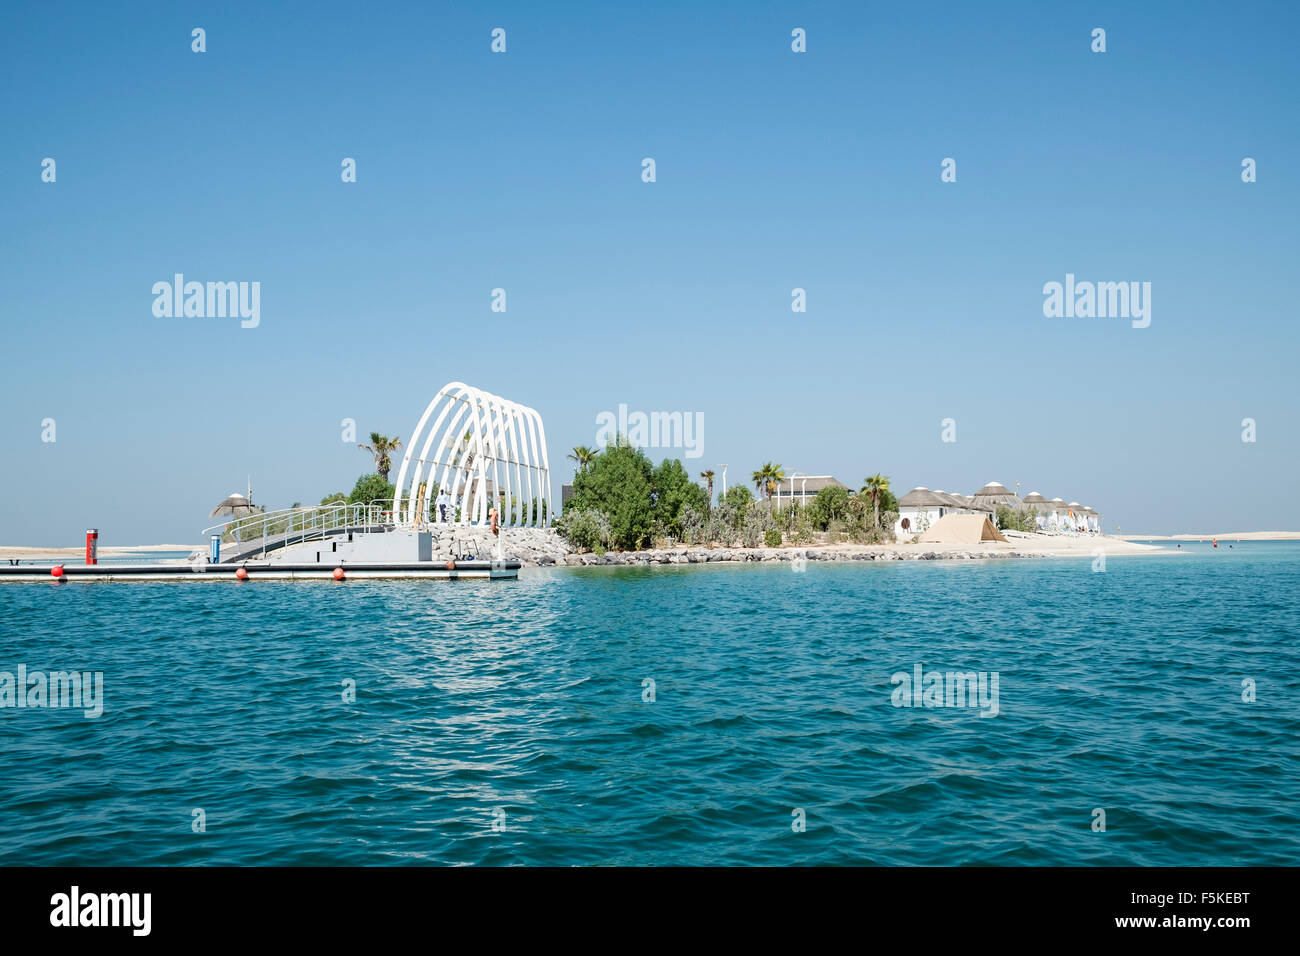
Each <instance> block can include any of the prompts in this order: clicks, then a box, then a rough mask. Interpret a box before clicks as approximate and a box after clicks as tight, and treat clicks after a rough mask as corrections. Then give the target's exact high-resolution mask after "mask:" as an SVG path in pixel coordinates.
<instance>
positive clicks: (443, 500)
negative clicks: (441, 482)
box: [438, 488, 451, 524]
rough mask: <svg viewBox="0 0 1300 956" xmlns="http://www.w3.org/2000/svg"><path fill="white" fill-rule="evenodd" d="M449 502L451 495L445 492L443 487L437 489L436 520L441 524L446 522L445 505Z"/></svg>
mask: <svg viewBox="0 0 1300 956" xmlns="http://www.w3.org/2000/svg"><path fill="white" fill-rule="evenodd" d="M449 504H451V496H450V495H448V494H447V491H446V489H445V488H439V489H438V515H439V518H438V520H439V521H441V522H442V523H443V524H446V523H447V506H448V505H449Z"/></svg>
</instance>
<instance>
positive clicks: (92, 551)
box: [86, 528, 99, 564]
mask: <svg viewBox="0 0 1300 956" xmlns="http://www.w3.org/2000/svg"><path fill="white" fill-rule="evenodd" d="M86 563H87V564H99V529H98V528H87V529H86Z"/></svg>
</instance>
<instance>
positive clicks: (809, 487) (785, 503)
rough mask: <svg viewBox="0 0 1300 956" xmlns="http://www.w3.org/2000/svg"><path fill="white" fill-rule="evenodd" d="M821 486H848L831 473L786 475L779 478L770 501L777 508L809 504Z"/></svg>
mask: <svg viewBox="0 0 1300 956" xmlns="http://www.w3.org/2000/svg"><path fill="white" fill-rule="evenodd" d="M823 488H843V489H844V490H845V491H848V490H849V486H848V485H846V484H844V482H842V481H840V480H838V479H837V478H835V477H834V476H832V475H799V474H793V475H787V476H786V477H785V478H782V479H781V482H780V484H779V485H777V488H776V493H775V494H773V495H772V501H773V502H774V503H775V505H776V507H777V508H778V509H780V508H788V507H790V506H791V505H792V504H795V505H810V504H812V500H813V499H814V498H816V497H817V492H819V491H821V490H822V489H823Z"/></svg>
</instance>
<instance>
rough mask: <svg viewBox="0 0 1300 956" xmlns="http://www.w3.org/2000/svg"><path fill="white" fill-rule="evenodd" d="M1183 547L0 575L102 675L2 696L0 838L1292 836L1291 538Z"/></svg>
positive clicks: (268, 847)
mask: <svg viewBox="0 0 1300 956" xmlns="http://www.w3.org/2000/svg"><path fill="white" fill-rule="evenodd" d="M1183 550H1184V552H1185V553H1181V554H1178V553H1176V554H1173V555H1170V556H1150V557H1148V556H1142V557H1127V558H1125V557H1111V558H1110V559H1109V560H1108V562H1107V566H1106V571H1105V573H1094V572H1093V571H1092V560H1091V558H1087V559H1078V560H1025V561H991V562H968V561H962V562H911V561H909V562H897V563H888V564H869V565H864V564H857V563H854V564H819V563H816V562H810V563H809V564H808V566H807V570H806V571H804V572H802V573H800V572H797V571H794V570H793V569H792V567H791V566H790V565H788V564H774V565H764V566H723V565H711V566H686V567H677V566H670V567H654V568H585V569H556V570H531V571H525V572H523V573H522V574H521V576H520V579H519V580H518V581H517V582H507V583H500V582H498V583H491V584H489V583H484V582H475V583H470V582H459V583H445V582H347V583H344V584H334V583H332V582H307V583H274V582H256V583H251V584H235V583H233V582H220V583H217V582H204V583H199V582H182V583H171V582H168V583H146V582H137V583H114V584H64V585H56V584H53V583H50V584H39V585H34V584H4V585H0V671H8V672H11V673H14V672H16V669H17V667H18V665H19V664H25V665H26V666H27V668H28V669H29V670H33V671H34V670H38V669H39V670H61V669H78V670H97V671H102V672H103V675H104V678H103V680H104V713H103V715H102V716H101V717H99V718H97V719H86V718H85V717H84V716H82V714H81V712H80V711H73V710H66V709H65V710H57V709H34V708H24V709H13V708H5V709H0V753H3V755H4V763H3V773H0V863H3V864H7V865H15V864H104V865H109V864H121V865H127V864H146V865H147V864H271V863H278V864H412V863H414V864H552V865H569V864H579V865H582V864H873V863H875V864H938V865H946V864H1064V865H1089V864H1140V865H1165V864H1189V865H1199V864H1222V865H1239V864H1296V863H1297V862H1300V804H1298V802H1297V800H1296V796H1297V794H1298V793H1300V650H1298V649H1297V648H1298V644H1297V642H1298V640H1300V546H1297V545H1294V544H1272V543H1260V544H1237V545H1235V547H1234V548H1232V549H1227V548H1226V547H1221V548H1220V549H1219V550H1218V551H1212V550H1211V549H1209V547H1208V546H1204V545H1196V546H1192V547H1188V546H1186V545H1185V546H1184V549H1183ZM917 664H920V665H922V667H923V669H924V672H927V673H928V672H930V671H932V670H938V671H944V672H946V671H977V672H978V671H984V672H989V673H991V672H997V674H998V677H999V683H998V714H997V716H996V717H990V718H981V717H980V716H979V713H980V709H979V708H978V707H934V708H925V707H916V708H907V707H896V706H894V703H893V701H892V699H891V692H892V691H893V690H894V685H893V684H892V683H891V675H893V674H894V673H896V672H906V673H909V674H910V673H912V671H913V667H914V666H915V665H917ZM1245 679H1251V680H1253V681H1254V682H1255V687H1256V694H1257V699H1256V700H1255V701H1254V702H1253V703H1247V702H1243V700H1242V693H1243V690H1242V682H1243V680H1245ZM349 680H351V681H355V684H356V700H355V702H354V703H347V702H344V700H343V699H342V695H343V691H344V682H345V681H349ZM646 681H653V682H654V684H653V691H654V695H653V696H654V699H653V701H650V700H647V699H645V698H646V697H648V696H649V685H647V684H645V682H646ZM1096 808H1100V809H1103V810H1105V813H1106V830H1105V832H1094V830H1093V829H1092V824H1093V820H1094V809H1096ZM196 809H202V811H203V813H204V815H205V822H206V832H203V833H196V832H194V830H193V825H192V823H193V821H194V819H195V817H194V811H195V810H196ZM798 810H802V811H803V817H804V819H806V827H807V829H806V831H805V832H794V830H793V829H792V826H791V824H792V821H795V820H797V819H798V813H797V811H798Z"/></svg>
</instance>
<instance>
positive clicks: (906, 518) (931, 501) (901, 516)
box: [894, 485, 967, 539]
mask: <svg viewBox="0 0 1300 956" xmlns="http://www.w3.org/2000/svg"><path fill="white" fill-rule="evenodd" d="M959 510H962V511H965V510H967V509H966V508H965V507H964V506H962V507H960V508H959V506H958V504H957V503H956V501H955V499H954V498H953V497H952V496H950V495H947V494H939V493H938V492H934V491H931V490H930V489H929V488H926V487H924V486H920V485H918V486H917V487H915V488H913V489H912V490H911V491H909V492H908V493H907V494H905V495H903V497H901V498H899V499H898V521H897V522H896V523H895V524H894V535H895V537H897V538H899V539H903V538H910V537H911V536H912V535H914V534H918V533H920V532H922V531H926V530H928V529H929V528H930V527H931V526H933V525H934V524H936V523H937V522H938V521H939V519H940V518H942V517H943V516H944V515H947V514H956V513H957V512H958V511H959Z"/></svg>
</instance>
